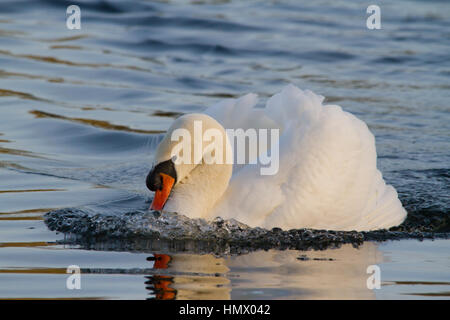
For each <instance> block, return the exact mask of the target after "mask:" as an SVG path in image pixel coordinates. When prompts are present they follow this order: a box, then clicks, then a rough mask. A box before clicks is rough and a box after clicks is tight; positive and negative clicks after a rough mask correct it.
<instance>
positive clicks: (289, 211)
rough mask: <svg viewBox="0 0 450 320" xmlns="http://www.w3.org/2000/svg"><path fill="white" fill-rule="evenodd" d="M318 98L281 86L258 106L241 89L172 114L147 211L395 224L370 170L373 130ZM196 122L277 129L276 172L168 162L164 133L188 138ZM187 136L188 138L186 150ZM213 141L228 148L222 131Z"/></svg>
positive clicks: (391, 202)
mask: <svg viewBox="0 0 450 320" xmlns="http://www.w3.org/2000/svg"><path fill="white" fill-rule="evenodd" d="M323 100H324V97H322V96H319V95H316V94H314V93H313V92H311V91H309V90H305V91H302V90H300V89H298V88H297V87H295V86H293V85H289V86H287V87H285V88H284V89H283V90H282V91H281V92H280V93H277V94H275V95H274V96H272V97H271V98H270V99H269V100H268V101H267V104H266V106H265V108H257V107H255V105H256V103H257V96H256V95H255V94H247V95H245V96H243V97H241V98H239V99H229V100H225V101H223V102H221V103H219V104H216V105H215V106H213V107H210V108H209V109H207V110H206V111H205V112H204V113H203V114H187V115H183V116H181V117H179V118H178V119H176V120H175V121H174V122H173V124H172V125H171V127H170V128H169V130H168V131H167V133H166V135H165V137H164V139H163V140H162V141H161V142H160V144H159V145H158V147H157V150H156V155H155V165H154V166H153V168H152V169H151V171H150V172H149V174H148V176H147V179H146V184H147V187H148V188H149V189H150V190H151V191H155V197H154V200H153V203H152V209H155V210H164V211H167V212H176V213H178V214H183V215H186V216H188V217H190V218H205V219H207V220H211V219H214V218H215V217H217V216H220V217H222V218H224V219H230V218H235V219H236V220H238V221H240V222H242V223H245V224H248V225H249V226H252V227H264V228H273V227H279V228H282V229H294V228H313V229H327V230H342V231H349V230H357V231H368V230H375V229H382V228H389V227H392V226H395V225H399V224H400V223H402V222H403V220H404V219H405V217H406V210H405V209H404V208H403V206H402V204H401V202H400V200H399V199H398V196H397V192H396V190H395V189H394V188H393V187H392V186H390V185H386V183H385V182H384V180H383V178H382V175H381V173H380V171H378V170H377V166H376V158H377V156H376V150H375V138H374V136H373V135H372V133H371V132H370V131H369V129H368V127H367V125H366V124H365V123H364V122H363V121H361V120H359V119H358V118H356V117H355V116H354V115H352V114H350V113H348V112H346V111H343V110H342V109H341V107H339V106H336V105H323V104H322V102H323ZM196 121H200V122H201V123H202V130H203V131H202V132H205V131H207V130H208V129H214V130H216V132H219V133H221V134H223V135H224V136H225V137H226V131H225V128H227V129H229V128H242V129H244V130H246V129H249V128H255V129H262V128H269V129H279V143H278V147H279V169H278V172H277V173H276V174H273V175H262V174H260V172H261V171H260V169H261V167H262V166H263V165H262V164H261V163H256V164H247V165H243V166H238V165H234V167H233V165H232V164H231V163H227V162H223V164H217V163H216V164H208V163H206V161H205V159H204V158H203V159H200V161H197V162H195V159H193V156H192V155H191V158H192V159H193V161H192V162H191V164H189V163H180V161H178V162H177V157H176V156H175V157H174V156H173V154H174V152H173V150H174V148H176V146H177V144H178V145H179V141H173V135H174V133H176V132H178V131H179V129H182V130H185V131H186V132H188V133H190V134H193V136H195V134H194V131H195V128H194V127H195V125H194V123H195V122H196ZM216 140H217V139H216ZM216 140H214V139H211V140H210V141H214V143H215V142H216ZM219 140H220V139H219ZM180 141H181V140H180ZM197 142H198V138H195V137H194V139H192V140H191V141H190V143H191V145H192V148H195V146H194V144H195V143H197ZM220 146H221V147H222V149H223V151H224V154H225V153H226V152H227V151H229V150H230V148H231V149H232V145H230V144H229V139H228V138H224V141H221V143H220ZM206 149H207V148H206V147H204V148H203V149H201V150H200V154H201V156H203V157H204V156H205V154H206V153H207V152H206ZM210 151H211V150H209V152H210ZM247 152H248V150H247ZM180 154H181V153H180ZM258 155H259V156H260V155H261V150H259V151H258ZM169 195H170V196H169Z"/></svg>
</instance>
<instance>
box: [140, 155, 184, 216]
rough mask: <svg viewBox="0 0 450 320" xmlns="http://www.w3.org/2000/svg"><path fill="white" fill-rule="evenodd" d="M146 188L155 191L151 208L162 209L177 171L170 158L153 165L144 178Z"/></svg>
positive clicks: (174, 181) (175, 180)
mask: <svg viewBox="0 0 450 320" xmlns="http://www.w3.org/2000/svg"><path fill="white" fill-rule="evenodd" d="M145 182H146V185H147V188H148V189H149V190H150V191H154V192H155V196H154V198H153V202H152V205H151V207H150V209H152V210H162V208H163V207H164V204H165V203H166V201H167V199H168V198H169V195H170V192H171V191H172V188H173V186H174V185H175V184H176V182H177V171H176V169H175V164H174V163H173V161H172V159H169V160H166V161H163V162H160V163H158V164H157V165H156V166H154V167H153V168H152V169H151V170H150V172H149V173H148V175H147V179H146V180H145Z"/></svg>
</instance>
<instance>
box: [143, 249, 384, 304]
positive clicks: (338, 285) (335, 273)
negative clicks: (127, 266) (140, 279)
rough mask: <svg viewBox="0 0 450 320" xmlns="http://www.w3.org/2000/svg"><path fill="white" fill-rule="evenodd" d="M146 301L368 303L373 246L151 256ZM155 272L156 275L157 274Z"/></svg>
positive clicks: (378, 258)
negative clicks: (216, 254) (224, 254)
mask: <svg viewBox="0 0 450 320" xmlns="http://www.w3.org/2000/svg"><path fill="white" fill-rule="evenodd" d="M147 260H149V262H150V263H153V269H154V270H155V274H153V275H148V276H146V282H145V285H146V289H147V290H149V291H150V292H149V299H163V300H166V299H180V300H187V299H200V300H202V299H374V298H375V293H374V291H373V290H370V289H368V288H367V279H368V278H369V276H370V274H368V273H367V267H368V266H370V265H375V264H378V263H380V262H382V254H381V252H380V251H378V248H377V244H375V243H371V242H368V243H364V244H363V245H362V246H360V247H359V248H354V247H353V246H352V245H351V244H348V245H343V246H342V247H340V248H337V249H329V250H324V251H296V250H284V251H279V250H268V251H262V250H261V251H256V252H252V253H248V254H244V255H237V256H227V257H215V256H214V255H211V254H203V255H197V254H182V253H181V254H171V255H167V254H154V255H153V256H150V257H149V258H148V259H147ZM158 271H160V272H158Z"/></svg>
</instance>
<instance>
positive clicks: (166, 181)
mask: <svg viewBox="0 0 450 320" xmlns="http://www.w3.org/2000/svg"><path fill="white" fill-rule="evenodd" d="M160 175H161V178H162V186H163V187H162V190H156V191H155V197H154V198H153V202H152V206H151V207H150V209H152V210H158V211H160V210H162V208H163V207H164V204H165V203H166V201H167V198H169V194H170V191H172V187H173V184H174V183H175V179H174V178H172V177H171V176H169V175H167V174H165V173H160Z"/></svg>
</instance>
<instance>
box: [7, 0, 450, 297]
mask: <svg viewBox="0 0 450 320" xmlns="http://www.w3.org/2000/svg"><path fill="white" fill-rule="evenodd" d="M70 4H77V5H79V6H80V8H81V30H68V29H67V28H66V8H67V6H68V5H70ZM370 4H371V3H370ZM377 4H378V5H379V6H380V8H381V27H382V28H381V29H380V30H368V29H367V28H366V19H367V17H368V16H369V14H367V13H366V8H367V6H368V5H369V3H367V2H365V1H352V2H351V3H350V2H348V1H313V2H311V1H294V0H292V1H288V0H285V1H155V2H152V1H77V2H74V3H72V2H70V1H49V0H47V1H44V0H33V1H15V0H14V1H13V0H10V1H2V2H0V254H1V255H2V257H5V258H4V259H2V261H6V262H4V264H2V266H1V267H0V268H1V270H3V271H4V270H6V269H8V268H12V269H11V270H23V269H26V268H35V267H36V265H35V264H34V263H30V262H29V261H27V259H25V258H23V257H26V256H34V255H40V254H44V255H45V254H46V253H45V252H48V253H50V252H51V251H50V250H43V249H42V247H45V248H48V249H50V248H58V249H61V248H60V247H59V244H57V243H55V241H58V240H62V239H63V235H62V234H56V233H54V232H51V231H49V230H48V229H47V227H46V226H45V224H44V222H43V218H42V216H43V214H44V213H45V212H47V211H50V210H53V209H58V208H66V207H79V206H85V205H91V204H99V203H100V204H104V205H103V207H104V208H106V209H105V210H108V203H111V204H113V205H111V206H110V209H109V210H110V211H114V210H119V211H120V210H121V208H122V209H124V210H134V209H136V208H140V207H141V206H142V205H144V204H145V203H144V201H145V200H146V199H147V198H148V197H149V195H150V194H149V192H148V190H147V189H146V187H145V184H144V180H145V176H146V174H147V172H148V170H149V168H150V159H151V156H152V152H153V150H154V148H155V146H156V144H157V142H158V139H159V134H160V133H161V132H164V130H166V129H167V128H168V126H169V125H170V123H171V122H172V121H173V119H174V118H175V117H176V116H178V115H179V114H183V113H188V112H197V111H201V110H204V109H205V108H206V107H208V106H210V105H212V104H214V103H216V102H218V101H220V100H221V99H224V98H229V97H238V96H240V95H243V94H245V93H248V92H255V93H258V94H259V95H260V97H261V99H262V100H263V102H264V100H265V99H266V98H267V97H269V96H271V95H272V94H274V93H275V92H278V91H279V90H280V89H281V88H282V87H283V86H284V85H286V84H288V83H293V84H295V85H297V86H298V87H300V88H303V89H311V90H313V91H314V92H316V93H318V94H321V95H323V96H325V97H326V101H327V102H330V103H334V104H339V105H341V106H342V107H343V108H344V109H345V110H347V111H350V112H352V113H354V114H355V115H357V116H358V117H359V118H360V119H362V120H364V121H365V122H366V123H367V124H368V125H369V128H370V130H371V131H372V132H373V133H374V135H375V137H376V146H377V152H378V167H379V168H380V170H381V171H382V172H383V176H384V178H385V180H386V181H387V182H388V183H390V184H392V185H393V186H394V187H395V188H396V189H397V190H398V192H399V196H400V199H401V201H402V202H403V204H404V205H405V207H406V208H407V210H408V212H409V213H410V214H413V215H414V214H421V215H427V214H432V215H433V217H434V218H435V217H438V218H439V217H444V216H446V215H448V214H449V212H450V181H449V179H450V106H449V101H450V99H449V98H450V90H449V89H450V81H449V80H450V28H449V27H450V3H448V2H447V1H410V0H408V1H406V0H400V1H395V3H387V2H378V3H377ZM136 197H138V199H141V200H140V203H138V204H136V201H135V199H136ZM434 218H433V219H434ZM447 227H448V225H447ZM401 243H403V242H401ZM408 243H409V242H408ZM434 244H435V247H433V246H431V247H430V248H431V249H429V250H430V251H433V249H432V248H436V255H435V256H434V258H436V259H438V260H439V259H441V258H442V255H443V253H442V250H440V249H439V248H442V247H445V246H447V247H448V242H446V241H445V240H443V242H436V243H434ZM413 247H414V246H413ZM108 248H109V247H108V246H106V248H104V247H101V246H100V247H95V249H97V250H98V251H95V252H91V251H89V252H90V257H91V259H93V260H91V261H95V262H98V263H100V262H101V261H103V259H106V258H105V256H107V254H106V253H104V252H103V251H102V250H103V249H105V250H106V249H108ZM151 248H152V249H151V250H150V249H149V251H151V252H153V251H154V250H156V251H161V252H165V253H169V251H170V252H177V250H172V249H173V248H172V249H171V250H168V249H167V248H165V247H161V248H159V249H154V246H153V247H151ZM62 249H63V251H61V252H62V254H63V253H64V254H67V255H68V256H70V254H78V253H79V254H82V253H83V252H84V251H77V250H82V249H77V247H76V246H67V247H63V248H62ZM135 249H136V248H135ZM2 250H8V253H6V252H3V254H2ZM42 250H43V253H41V251H42ZM83 250H84V249H83ZM129 250H130V251H133V248H130V249H129ZM152 250H153V251H152ZM355 250H356V249H355ZM364 250H365V249H363V250H362V252H365V251H364ZM369 251H370V250H369ZM30 252H31V253H30ZM77 252H78V253H77ZM96 252H97V254H95V253H96ZM330 252H331V253H330V255H331V254H333V253H332V250H331V251H330ZM398 252H401V250H400V251H398ZM444 252H445V251H444ZM297 253H298V252H295V253H293V254H294V255H295V254H297ZM30 254H31V255H30ZM64 254H63V255H64ZM127 254H129V253H127ZM124 255H125V253H124ZM12 256H14V257H16V256H19V257H22V258H17V259H16V258H14V259H13V258H8V257H12ZM52 257H53V256H52ZM8 259H10V260H8ZM52 259H54V260H52ZM58 259H60V258H58V257H57V256H55V257H53V258H50V256H49V260H48V261H49V262H48V264H47V265H46V266H47V267H48V268H51V267H52V266H54V265H58V266H60V265H61V264H64V265H65V264H66V262H67V263H69V264H70V263H71V262H70V261H69V260H70V259H67V258H66V257H65V256H64V258H61V259H62V260H58ZM83 259H84V258H83ZM123 259H127V258H126V257H125V256H124V257H123ZM242 259H244V258H242ZM255 259H256V261H258V258H255ZM261 259H262V258H261ZM424 259H425V258H424ZM426 259H428V260H429V258H426ZM426 259H425V260H426ZM269 260H270V259H269ZM275 260H276V259H275ZM294 260H295V259H294ZM58 261H59V262H58ZM61 261H64V262H61ZM83 261H85V260H82V262H83ZM238 261H240V260H239V259H238ZM420 261H421V260H420V259H418V260H417V261H415V263H416V264H417V265H418V268H419V269H420V266H421V264H420ZM444 261H446V262H445V263H446V264H445V263H444V264H443V267H442V268H444V267H448V259H447V260H444ZM239 263H243V262H238V264H239ZM323 263H327V262H323ZM44 265H45V264H44ZM93 265H94V266H95V263H93ZM252 265H253V264H252ZM42 267H43V265H40V264H38V267H37V268H42ZM242 268H244V267H242ZM52 270H53V269H52ZM58 270H62V269H58ZM145 270H146V269H145ZM238 270H241V269H238ZM250 270H251V269H250ZM424 270H425V269H424ZM4 272H6V271H4ZM53 272H56V273H58V272H60V271H53ZM143 272H144V273H145V271H143ZM214 272H215V271H214ZM214 272H212V273H214ZM242 272H244V271H242ZM430 272H433V273H434V272H436V270H433V271H430ZM269 273H270V271H267V274H269ZM208 274H209V273H208ZM427 274H428V273H426V272H425V273H424V275H420V274H417V273H415V274H410V279H409V280H411V281H419V280H420V279H422V278H427ZM3 275H4V274H3V273H1V272H0V282H1V281H2V280H1V279H2V276H3ZM5 275H7V277H11V276H14V277H16V278H17V279H23V273H21V272H19V271H14V272H9V273H5ZM53 275H54V274H53V273H52V272H47V273H46V272H43V273H42V275H40V276H37V277H36V276H35V277H36V280H34V281H36V283H35V286H36V288H37V289H36V291H33V292H31V291H27V289H26V288H24V289H23V290H22V291H20V290H19V291H17V292H13V291H8V288H9V287H7V286H6V287H5V288H7V289H5V290H6V291H1V292H0V293H1V296H2V297H39V296H45V297H48V296H49V295H50V296H53V297H60V296H65V295H66V293H67V292H65V293H64V294H60V293H57V292H56V291H51V290H49V291H45V290H44V289H43V288H42V284H43V283H45V282H46V281H47V280H48V278H47V277H49V276H53ZM312 275H314V273H312ZM315 276H317V277H320V275H319V274H316V275H315ZM443 277H444V279H441V280H442V281H443V282H445V281H444V280H447V284H446V285H444V286H447V287H446V289H445V290H447V292H448V291H449V290H448V278H447V279H445V277H447V276H445V275H444V276H443ZM118 278H119V277H118ZM33 279H34V278H33ZM120 279H123V278H120ZM313 279H314V277H313ZM393 280H395V279H393ZM213 283H215V282H213ZM249 283H251V280H249ZM215 284H216V283H215ZM261 286H262V288H260V289H261V290H262V291H263V292H264V297H267V298H270V297H272V298H275V297H277V295H276V292H274V291H273V290H272V291H271V290H268V289H267V288H269V287H270V285H268V284H265V285H261ZM213 287H214V286H213ZM400 287H401V286H400ZM39 288H41V289H40V290H41V291H39ZM96 288H100V289H99V291H95V292H94V293H93V295H94V296H101V297H107V295H105V294H104V291H102V289H101V288H102V287H101V285H100V284H98V286H97V287H96ZM264 288H266V289H267V291H264V290H265V289H264ZM390 288H398V287H396V286H394V287H392V286H391V287H390ZM261 290H260V291H261ZM399 290H400V289H399ZM445 290H444V291H445ZM119 291H120V290H119ZM294 291H295V290H294ZM8 292H9V293H8ZM231 292H233V291H232V290H231ZM249 292H252V291H249ZM255 292H259V291H258V290H256V291H255ZM270 292H272V293H273V294H272V295H271V293H270ZM289 292H291V291H289V290H287V291H282V296H283V297H296V298H298V297H300V296H302V295H297V293H298V292H297V291H295V292H297V293H295V294H294V293H292V294H290V293H289ZM389 292H390V291H389ZM396 292H398V291H396ZM144 293H145V292H144ZM133 294H134V293H133ZM257 295H258V293H254V294H249V296H247V297H257ZM113 296H114V297H116V298H117V297H122V298H124V297H128V295H127V294H125V293H124V292H123V291H120V293H118V294H117V295H113ZM131 296H133V297H145V294H143V295H140V294H137V293H136V295H131ZM306 296H308V295H306ZM312 296H314V295H312ZM312 296H310V297H312ZM444 296H445V295H444ZM85 297H88V295H85ZM179 297H180V296H179ZM181 297H182V296H181ZM231 297H236V296H234V295H231ZM347 297H350V295H348V296H347ZM377 297H380V295H378V296H377ZM381 297H391V296H390V295H388V294H386V295H384V296H383V295H381ZM410 297H412V296H410ZM427 297H430V296H427ZM431 297H436V296H431Z"/></svg>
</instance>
